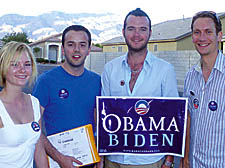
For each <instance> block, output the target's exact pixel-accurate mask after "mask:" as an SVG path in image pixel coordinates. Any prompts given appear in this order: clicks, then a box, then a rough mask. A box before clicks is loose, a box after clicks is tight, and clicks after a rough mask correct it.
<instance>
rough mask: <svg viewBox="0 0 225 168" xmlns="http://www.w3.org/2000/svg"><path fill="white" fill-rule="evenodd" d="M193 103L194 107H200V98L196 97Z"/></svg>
mask: <svg viewBox="0 0 225 168" xmlns="http://www.w3.org/2000/svg"><path fill="white" fill-rule="evenodd" d="M193 105H194V108H195V109H197V108H198V106H199V101H198V99H194V100H193Z"/></svg>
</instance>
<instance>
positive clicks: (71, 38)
mask: <svg viewBox="0 0 225 168" xmlns="http://www.w3.org/2000/svg"><path fill="white" fill-rule="evenodd" d="M90 51H91V34H90V32H89V31H88V30H87V29H86V28H85V27H83V26H80V25H72V26H69V27H67V28H66V29H65V30H64V31H63V34H62V52H63V54H64V56H65V62H64V63H63V64H62V65H61V66H58V67H56V68H53V69H51V70H50V71H48V72H46V73H43V74H42V75H41V76H40V77H39V78H38V80H37V83H36V85H35V86H34V89H33V95H34V96H35V97H37V98H38V99H39V101H40V104H41V106H42V110H43V111H44V115H43V116H44V121H45V128H46V133H47V135H52V134H55V133H59V132H63V131H66V130H70V129H73V128H76V127H80V126H84V125H87V124H92V126H93V128H95V127H94V109H95V98H96V96H98V95H100V91H101V90H100V89H101V87H100V86H101V81H100V76H99V75H97V74H96V73H94V72H91V71H89V70H87V69H85V68H84V63H85V59H86V57H87V56H88V55H89V53H90ZM42 137H43V138H44V139H45V149H46V152H47V154H48V155H49V156H50V157H52V159H53V160H55V161H56V162H58V164H59V165H60V167H62V168H67V167H69V168H71V167H75V166H73V162H76V163H80V162H79V161H77V160H76V159H75V158H74V157H70V156H65V155H63V154H62V153H60V152H58V151H57V149H55V148H54V147H53V146H52V145H51V143H50V142H49V141H48V139H47V138H46V137H45V136H42ZM85 167H93V165H91V166H85Z"/></svg>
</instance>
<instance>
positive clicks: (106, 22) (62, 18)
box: [0, 11, 123, 43]
mask: <svg viewBox="0 0 225 168" xmlns="http://www.w3.org/2000/svg"><path fill="white" fill-rule="evenodd" d="M72 24H80V25H83V26H85V27H86V28H88V29H89V30H90V32H91V34H92V40H93V42H94V43H101V42H103V41H106V40H109V39H112V38H114V37H116V36H121V30H122V24H123V18H122V19H121V17H120V16H119V15H116V14H112V13H101V14H95V13H77V14H69V13H64V12H58V11H53V12H50V13H44V14H41V15H38V16H23V15H18V14H7V15H3V16H2V17H0V39H2V38H3V37H4V36H5V35H6V34H8V33H12V32H25V33H26V34H27V35H28V38H29V39H30V41H35V40H38V39H42V38H44V37H47V36H50V35H53V34H58V33H61V32H62V31H63V30H64V29H65V28H66V27H67V26H70V25H72Z"/></svg>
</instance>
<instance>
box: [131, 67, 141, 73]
mask: <svg viewBox="0 0 225 168" xmlns="http://www.w3.org/2000/svg"><path fill="white" fill-rule="evenodd" d="M141 70H142V66H141V68H139V69H136V70H133V69H131V73H132V74H137V73H139V72H141Z"/></svg>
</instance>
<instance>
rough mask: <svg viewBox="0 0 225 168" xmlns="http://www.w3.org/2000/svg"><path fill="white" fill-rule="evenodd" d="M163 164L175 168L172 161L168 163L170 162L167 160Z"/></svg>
mask: <svg viewBox="0 0 225 168" xmlns="http://www.w3.org/2000/svg"><path fill="white" fill-rule="evenodd" d="M163 164H164V165H165V166H167V167H171V168H173V162H170V161H168V160H165V161H164V163H163Z"/></svg>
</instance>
